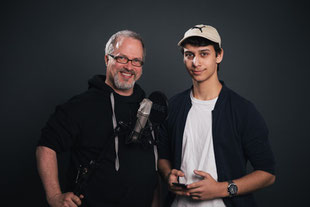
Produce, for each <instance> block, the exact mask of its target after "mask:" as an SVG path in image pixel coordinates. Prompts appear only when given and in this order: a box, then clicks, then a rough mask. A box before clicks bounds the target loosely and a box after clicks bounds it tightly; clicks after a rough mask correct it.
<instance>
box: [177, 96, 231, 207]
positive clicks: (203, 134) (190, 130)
mask: <svg viewBox="0 0 310 207" xmlns="http://www.w3.org/2000/svg"><path fill="white" fill-rule="evenodd" d="M190 96H191V100H192V107H191V109H190V111H189V113H188V116H187V119H186V124H185V129H184V134H183V145H182V146H183V147H182V163H181V170H182V171H183V172H184V174H185V177H180V178H179V181H180V183H186V184H191V183H193V182H197V181H199V180H201V177H200V176H197V175H195V173H194V170H202V171H204V172H207V173H209V174H210V175H211V176H212V177H213V178H214V179H215V180H217V171H216V163H215V157H214V149H213V138H212V110H213V109H214V106H215V103H216V101H217V98H215V99H212V100H207V101H202V100H198V99H196V98H194V97H193V95H192V93H191V94H190ZM176 206H178V207H183V206H184V207H194V206H195V207H198V206H199V207H200V206H201V207H202V206H203V207H225V204H224V202H223V200H222V199H214V200H207V201H194V200H192V199H191V198H190V197H185V196H176V198H175V200H174V202H173V204H172V207H176Z"/></svg>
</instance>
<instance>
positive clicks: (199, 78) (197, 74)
mask: <svg viewBox="0 0 310 207" xmlns="http://www.w3.org/2000/svg"><path fill="white" fill-rule="evenodd" d="M183 49H184V57H183V58H184V64H185V66H186V69H187V71H188V73H189V75H190V76H191V77H192V79H193V81H195V82H197V83H201V82H205V81H208V80H211V79H217V78H218V77H217V64H218V63H220V62H221V61H222V59H223V50H222V52H221V53H219V54H218V55H217V56H216V53H215V50H214V47H213V45H208V46H193V45H190V44H186V45H185V46H184V48H183Z"/></svg>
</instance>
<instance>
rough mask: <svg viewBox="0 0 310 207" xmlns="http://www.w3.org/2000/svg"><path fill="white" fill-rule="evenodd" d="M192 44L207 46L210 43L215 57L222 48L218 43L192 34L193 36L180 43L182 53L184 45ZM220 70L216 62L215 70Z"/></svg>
mask: <svg viewBox="0 0 310 207" xmlns="http://www.w3.org/2000/svg"><path fill="white" fill-rule="evenodd" d="M187 44H189V45H192V46H196V47H201V46H208V45H212V46H213V48H214V50H215V55H216V57H217V56H218V55H219V54H220V53H221V52H222V48H221V47H220V45H219V43H216V42H213V41H211V40H208V39H206V38H203V37H199V36H193V37H189V38H187V39H185V40H184V41H183V42H182V43H181V45H180V46H181V52H182V54H183V55H184V46H185V45H187ZM219 70H220V64H219V63H218V64H217V71H219Z"/></svg>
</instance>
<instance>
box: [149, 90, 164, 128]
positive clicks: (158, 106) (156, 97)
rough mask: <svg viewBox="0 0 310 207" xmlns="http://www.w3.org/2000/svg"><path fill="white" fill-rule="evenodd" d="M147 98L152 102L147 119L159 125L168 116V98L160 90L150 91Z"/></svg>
mask: <svg viewBox="0 0 310 207" xmlns="http://www.w3.org/2000/svg"><path fill="white" fill-rule="evenodd" d="M149 99H150V100H151V101H152V102H153V106H152V110H151V114H150V118H149V119H150V121H151V122H152V124H153V125H160V124H161V123H163V122H164V121H165V120H166V119H167V118H168V99H167V97H166V96H165V94H164V93H162V92H160V91H154V92H153V93H151V94H150V96H149Z"/></svg>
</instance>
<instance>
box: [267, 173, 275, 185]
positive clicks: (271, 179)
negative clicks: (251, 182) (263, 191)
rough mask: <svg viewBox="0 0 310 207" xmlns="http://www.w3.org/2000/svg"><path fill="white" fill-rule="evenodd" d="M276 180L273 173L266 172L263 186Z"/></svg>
mask: <svg viewBox="0 0 310 207" xmlns="http://www.w3.org/2000/svg"><path fill="white" fill-rule="evenodd" d="M275 181H276V176H275V175H273V174H270V173H268V179H266V182H265V187H267V186H270V185H272V184H274V183H275Z"/></svg>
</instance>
